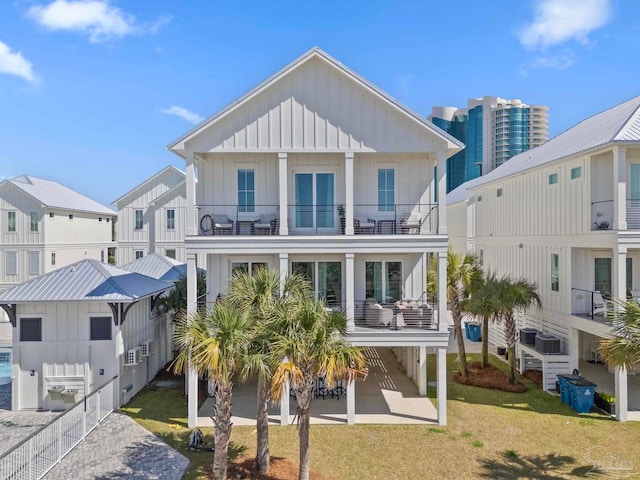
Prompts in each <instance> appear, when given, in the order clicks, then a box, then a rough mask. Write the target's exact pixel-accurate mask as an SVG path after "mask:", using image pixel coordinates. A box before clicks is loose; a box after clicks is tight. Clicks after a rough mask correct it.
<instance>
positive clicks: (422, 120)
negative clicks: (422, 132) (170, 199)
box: [167, 47, 464, 157]
mask: <svg viewBox="0 0 640 480" xmlns="http://www.w3.org/2000/svg"><path fill="white" fill-rule="evenodd" d="M314 58H318V59H321V60H322V61H324V62H325V63H327V64H328V65H330V66H331V67H333V68H335V69H336V70H338V71H340V72H342V73H343V74H345V75H346V76H348V77H350V78H351V79H352V80H354V81H355V82H356V83H358V84H359V85H361V86H362V87H364V88H365V89H366V90H368V91H370V92H371V93H373V94H374V95H375V96H376V97H378V98H381V99H382V100H383V101H385V102H386V103H387V104H389V105H390V106H391V107H392V108H393V109H395V110H396V111H398V112H400V113H401V114H403V115H404V116H406V117H407V118H409V119H411V120H413V121H414V122H416V123H417V124H418V125H419V126H421V127H424V128H425V129H426V130H428V131H429V132H430V133H432V134H435V135H437V136H438V137H440V138H442V139H443V140H445V141H446V142H447V148H448V149H452V150H453V153H455V152H456V151H458V150H461V149H462V148H464V144H462V143H461V142H460V141H459V140H458V139H456V138H454V137H453V136H451V135H449V134H448V133H447V132H445V131H444V130H442V129H440V128H439V127H437V126H436V125H435V124H433V123H432V122H431V121H429V120H427V119H426V117H423V116H422V115H419V114H417V113H416V112H414V111H413V110H411V109H409V108H408V107H406V106H405V105H403V104H401V103H400V102H399V101H397V100H396V99H394V98H393V97H391V96H390V95H389V94H387V93H386V92H384V91H383V90H381V89H380V88H378V87H376V86H375V85H374V84H372V83H371V82H369V81H368V80H366V79H365V78H363V77H361V76H360V75H358V74H357V73H356V72H354V71H353V70H351V69H349V68H347V67H346V66H344V65H343V64H342V63H340V62H339V61H338V60H336V59H335V58H333V57H332V56H331V55H329V54H328V53H326V52H324V51H323V50H321V49H320V48H318V47H313V48H311V49H310V50H308V51H307V52H305V53H304V54H302V55H301V56H300V57H298V58H297V59H295V60H294V61H293V62H291V63H289V64H288V65H286V66H285V67H284V68H282V69H281V70H279V71H278V72H276V73H275V74H273V75H272V76H271V77H269V78H267V79H266V80H265V81H263V82H262V83H260V84H258V85H257V86H256V87H254V88H253V89H251V90H250V91H249V92H247V93H245V94H244V95H242V96H241V97H240V98H238V99H237V100H235V101H234V102H232V103H230V104H229V105H227V106H226V107H224V108H223V109H222V110H220V111H218V112H217V113H215V114H214V115H213V116H211V117H209V118H207V119H206V120H204V121H203V122H201V123H200V124H198V125H196V126H195V127H194V128H192V129H191V130H189V131H188V132H187V133H185V134H184V135H182V136H181V137H179V138H177V139H176V140H174V141H173V142H171V143H170V144H169V145H167V149H169V150H171V151H172V152H174V153H176V154H177V155H180V156H181V157H184V144H185V142H187V141H188V140H190V139H191V138H193V137H194V136H196V135H197V134H199V133H200V132H202V131H203V130H205V129H207V128H209V127H211V126H212V125H214V124H215V123H216V122H218V121H220V120H221V119H223V118H224V117H225V116H226V115H228V114H230V113H231V112H233V111H234V110H236V109H237V108H238V107H240V106H242V105H244V104H245V103H247V102H248V101H249V100H251V99H252V98H254V97H255V96H257V95H258V94H259V93H260V92H262V91H263V90H265V89H267V88H268V87H270V86H271V85H273V84H274V83H276V82H277V81H279V80H280V79H281V78H283V77H284V76H286V75H288V74H289V73H290V72H292V71H294V70H296V69H297V68H299V67H300V66H302V65H304V64H305V63H306V62H308V61H309V60H311V59H314Z"/></svg>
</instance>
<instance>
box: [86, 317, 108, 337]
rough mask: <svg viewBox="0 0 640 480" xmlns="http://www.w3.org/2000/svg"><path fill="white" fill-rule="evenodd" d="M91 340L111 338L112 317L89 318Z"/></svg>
mask: <svg viewBox="0 0 640 480" xmlns="http://www.w3.org/2000/svg"><path fill="white" fill-rule="evenodd" d="M89 340H91V341H94V340H111V317H90V318H89Z"/></svg>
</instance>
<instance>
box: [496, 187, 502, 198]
mask: <svg viewBox="0 0 640 480" xmlns="http://www.w3.org/2000/svg"><path fill="white" fill-rule="evenodd" d="M501 196H502V189H501V188H499V189H498V190H496V197H501Z"/></svg>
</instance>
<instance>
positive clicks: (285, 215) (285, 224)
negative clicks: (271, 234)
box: [278, 152, 289, 235]
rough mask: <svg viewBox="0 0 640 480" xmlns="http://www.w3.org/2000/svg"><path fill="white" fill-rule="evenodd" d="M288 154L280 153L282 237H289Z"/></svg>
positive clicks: (279, 185)
mask: <svg viewBox="0 0 640 480" xmlns="http://www.w3.org/2000/svg"><path fill="white" fill-rule="evenodd" d="M288 182H289V179H288V171H287V154H286V153H283V152H280V153H278V192H280V195H279V203H280V232H279V233H280V235H289V207H288V203H289V194H288V193H287V189H288V185H289V183H288Z"/></svg>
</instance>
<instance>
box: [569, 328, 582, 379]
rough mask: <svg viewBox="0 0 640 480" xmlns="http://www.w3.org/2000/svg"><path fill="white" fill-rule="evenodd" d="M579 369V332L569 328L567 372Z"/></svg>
mask: <svg viewBox="0 0 640 480" xmlns="http://www.w3.org/2000/svg"><path fill="white" fill-rule="evenodd" d="M576 368H578V369H579V368H580V330H578V329H577V328H571V329H570V330H569V371H571V372H573V371H574V370H575V369H576Z"/></svg>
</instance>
